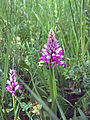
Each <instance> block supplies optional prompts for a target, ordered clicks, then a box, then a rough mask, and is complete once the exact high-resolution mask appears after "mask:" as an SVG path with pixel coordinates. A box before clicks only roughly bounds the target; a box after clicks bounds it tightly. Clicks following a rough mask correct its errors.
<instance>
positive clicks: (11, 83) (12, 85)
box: [5, 70, 21, 96]
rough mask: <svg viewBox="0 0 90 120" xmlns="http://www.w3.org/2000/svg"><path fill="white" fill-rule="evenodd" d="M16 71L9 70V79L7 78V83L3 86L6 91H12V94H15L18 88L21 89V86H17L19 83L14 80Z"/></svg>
mask: <svg viewBox="0 0 90 120" xmlns="http://www.w3.org/2000/svg"><path fill="white" fill-rule="evenodd" d="M15 75H16V71H15V70H10V73H9V76H10V80H7V82H6V84H8V86H7V87H6V88H5V90H6V91H9V92H10V93H12V96H15V92H16V90H18V89H21V87H20V86H19V83H18V82H16V76H15Z"/></svg>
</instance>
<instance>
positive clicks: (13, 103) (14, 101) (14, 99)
mask: <svg viewBox="0 0 90 120" xmlns="http://www.w3.org/2000/svg"><path fill="white" fill-rule="evenodd" d="M12 98H13V109H14V115H15V97H14V96H13V97H12Z"/></svg>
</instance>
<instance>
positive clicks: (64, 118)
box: [56, 99, 67, 120]
mask: <svg viewBox="0 0 90 120" xmlns="http://www.w3.org/2000/svg"><path fill="white" fill-rule="evenodd" d="M56 104H57V106H58V109H59V111H60V113H61V117H62V119H63V120H67V119H66V117H65V115H64V112H63V110H62V108H61V106H60V105H59V103H58V100H57V99H56Z"/></svg>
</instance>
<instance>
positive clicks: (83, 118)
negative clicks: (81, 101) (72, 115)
mask: <svg viewBox="0 0 90 120" xmlns="http://www.w3.org/2000/svg"><path fill="white" fill-rule="evenodd" d="M78 111H79V113H80V115H81V118H82V120H88V119H87V118H86V116H85V115H84V113H83V112H82V110H81V109H80V108H78Z"/></svg>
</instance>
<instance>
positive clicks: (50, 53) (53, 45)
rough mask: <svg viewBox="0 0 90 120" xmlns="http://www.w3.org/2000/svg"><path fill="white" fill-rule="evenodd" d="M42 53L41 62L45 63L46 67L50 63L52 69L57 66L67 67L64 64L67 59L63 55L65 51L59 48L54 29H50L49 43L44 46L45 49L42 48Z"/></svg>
mask: <svg viewBox="0 0 90 120" xmlns="http://www.w3.org/2000/svg"><path fill="white" fill-rule="evenodd" d="M40 52H41V53H42V54H43V55H42V57H40V58H39V62H40V61H44V65H47V63H50V68H52V67H53V66H54V65H56V64H58V65H64V66H65V65H66V64H65V63H64V59H65V57H64V56H63V55H62V54H63V50H62V48H60V47H59V43H57V41H56V38H55V34H54V32H53V30H52V29H50V32H49V35H48V41H47V43H46V44H45V45H44V48H42V50H41V51H40Z"/></svg>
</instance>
